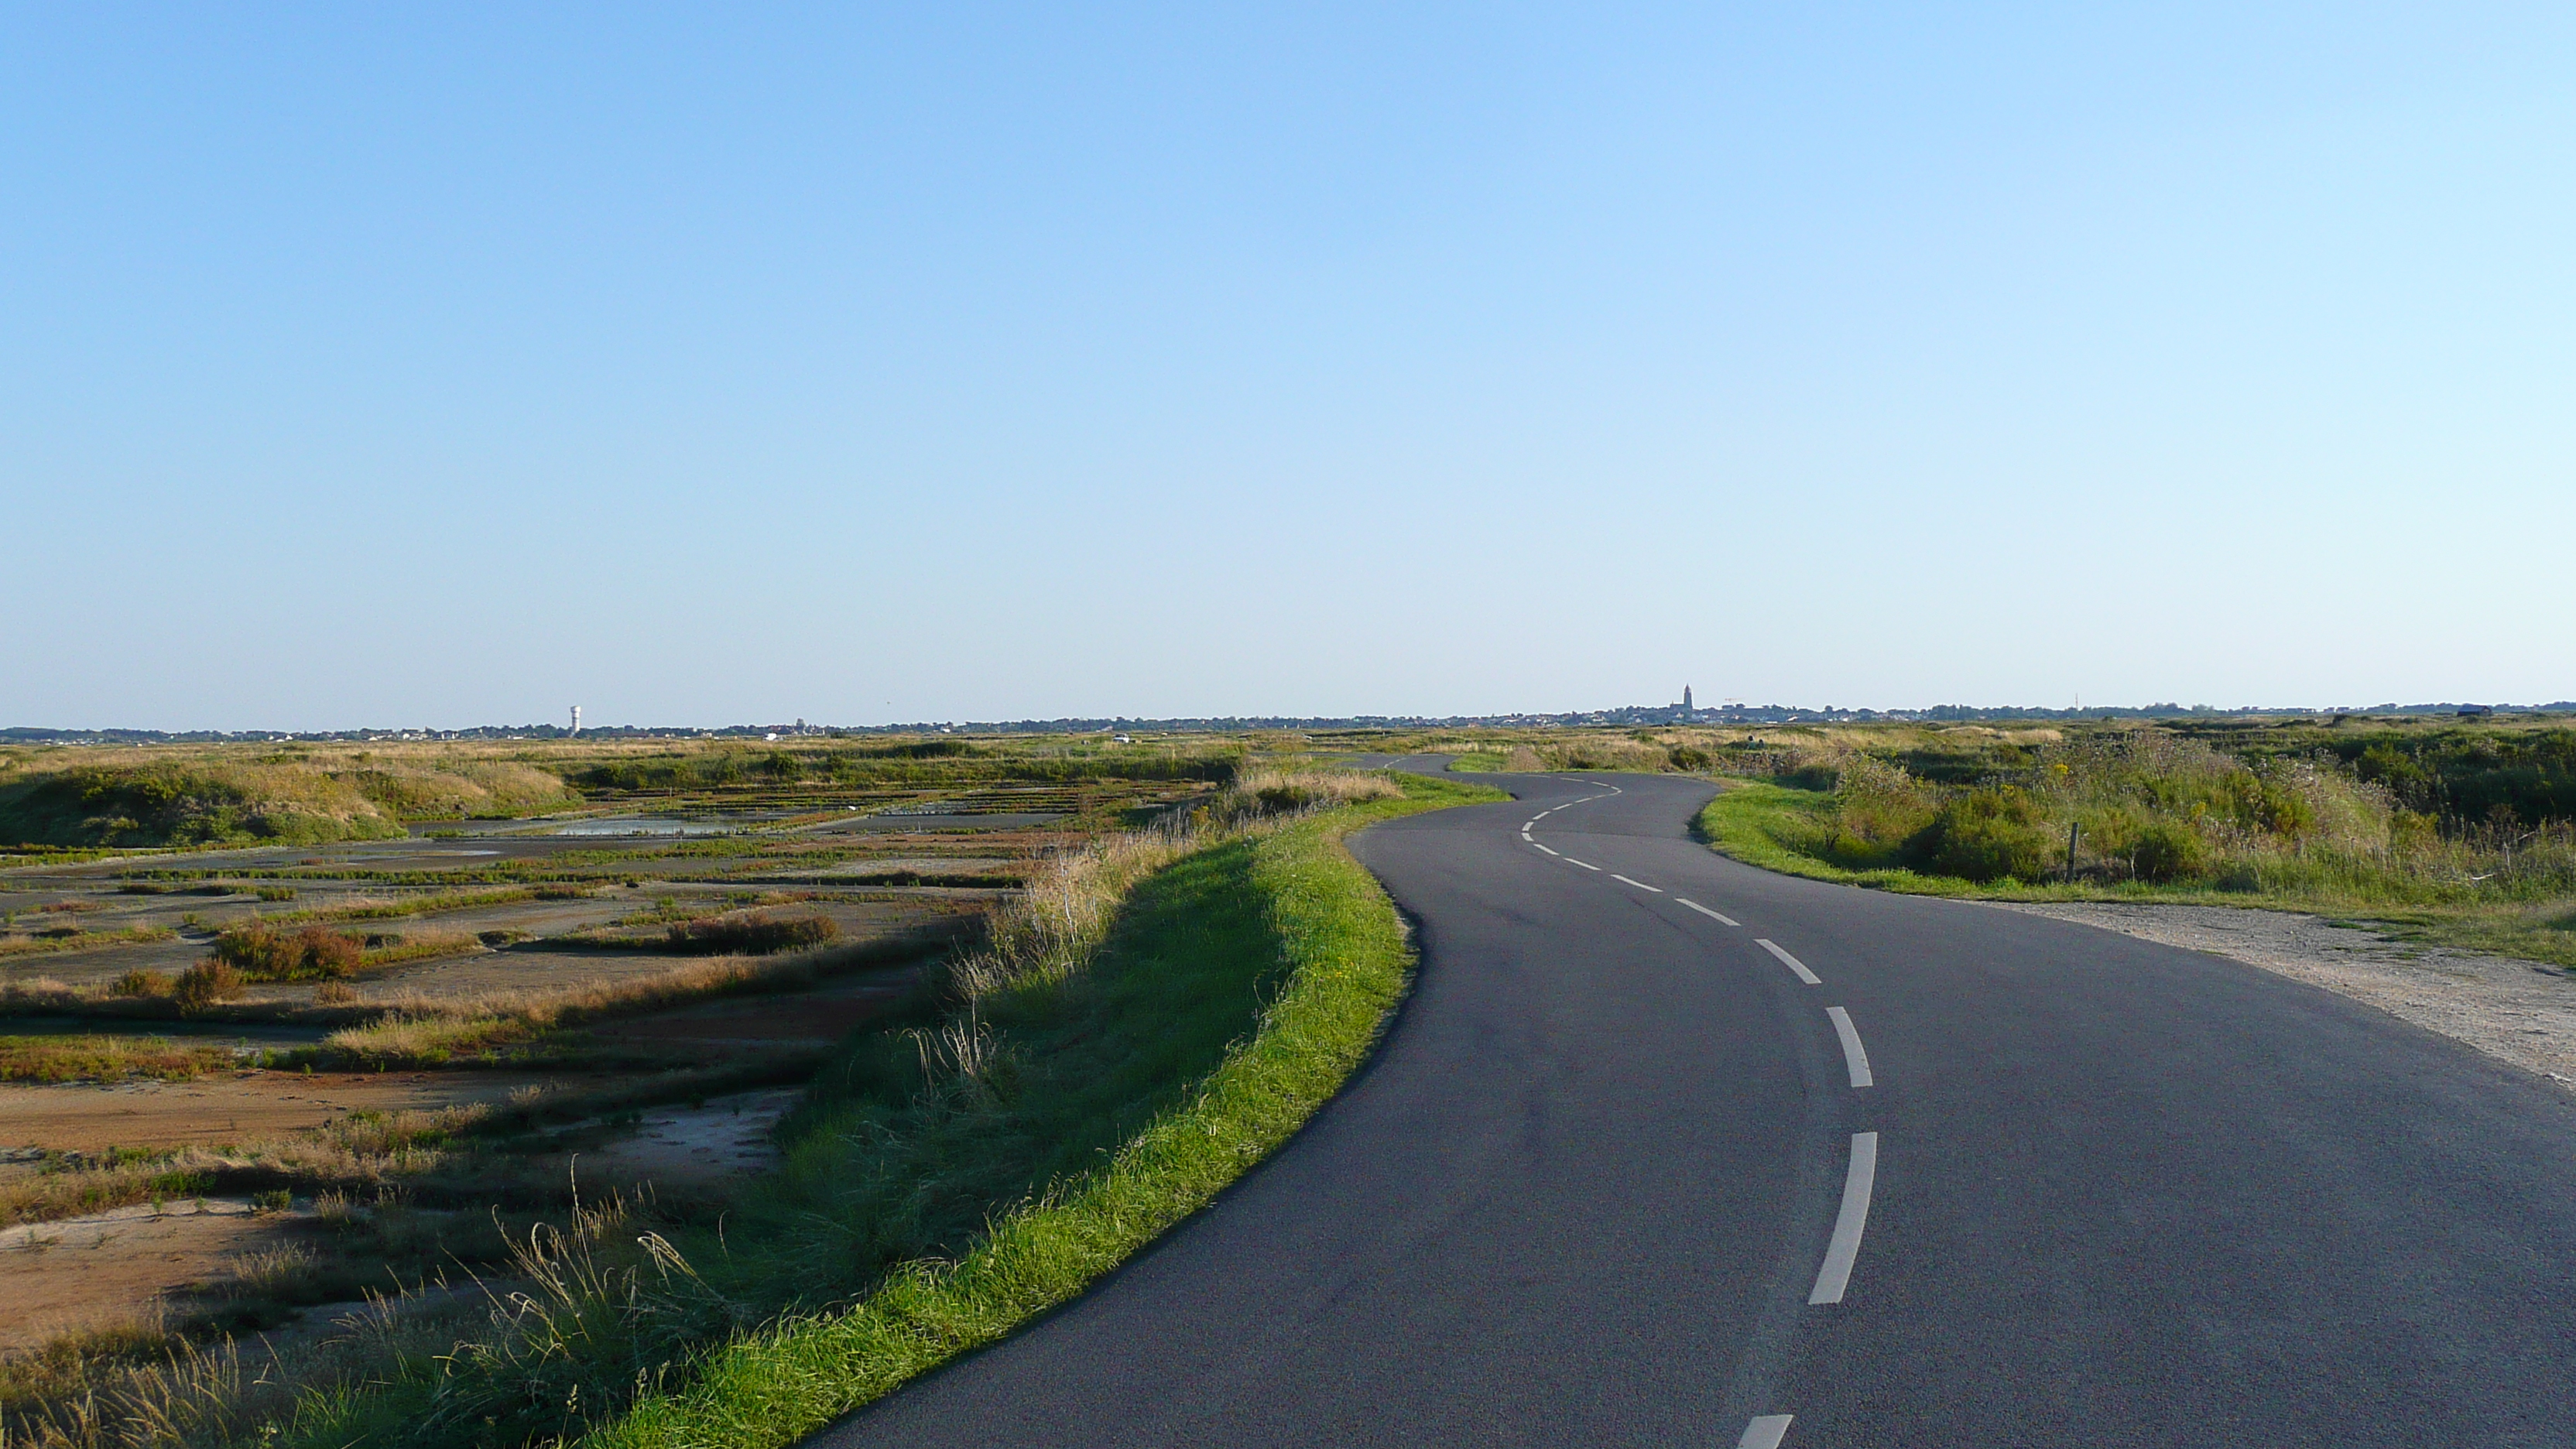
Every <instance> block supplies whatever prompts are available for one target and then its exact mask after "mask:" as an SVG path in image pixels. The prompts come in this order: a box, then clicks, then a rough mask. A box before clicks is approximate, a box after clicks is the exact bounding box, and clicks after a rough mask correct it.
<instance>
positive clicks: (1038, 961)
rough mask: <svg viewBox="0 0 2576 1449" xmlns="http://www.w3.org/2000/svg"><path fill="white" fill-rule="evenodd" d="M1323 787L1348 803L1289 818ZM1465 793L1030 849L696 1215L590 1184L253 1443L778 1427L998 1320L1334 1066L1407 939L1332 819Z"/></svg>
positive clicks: (1249, 1142)
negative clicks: (985, 907) (1058, 850)
mask: <svg viewBox="0 0 2576 1449" xmlns="http://www.w3.org/2000/svg"><path fill="white" fill-rule="evenodd" d="M1335 798H1339V799H1344V800H1350V801H1352V803H1348V804H1343V805H1340V806H1338V807H1336V808H1330V809H1326V810H1323V811H1322V812H1321V813H1306V812H1304V811H1303V810H1300V809H1299V807H1302V806H1308V805H1324V804H1329V803H1330V802H1331V801H1332V800H1333V799H1335ZM1478 798H1484V795H1483V793H1482V792H1477V791H1472V790H1469V789H1467V788H1465V787H1462V786H1460V785H1457V784H1454V783H1450V782H1443V781H1424V780H1406V781H1404V782H1403V783H1401V784H1400V785H1398V784H1389V783H1386V782H1383V781H1381V780H1379V779H1376V778H1372V777H1359V778H1358V779H1356V780H1355V781H1354V780H1350V779H1348V778H1345V780H1344V781H1342V782H1338V783H1334V784H1331V785H1329V786H1328V787H1327V788H1326V789H1324V790H1323V791H1321V792H1318V790H1317V789H1316V787H1315V786H1313V785H1311V784H1308V783H1305V782H1301V781H1297V780H1291V779H1282V778H1278V777H1266V778H1265V777H1262V776H1260V775H1258V774H1254V775H1248V776H1247V777H1246V778H1245V779H1244V780H1242V781H1241V782H1239V783H1238V785H1237V787H1236V788H1235V789H1234V790H1232V791H1230V792H1229V793H1228V795H1227V796H1226V797H1224V798H1223V799H1221V800H1220V801H1219V802H1218V804H1217V806H1216V807H1215V812H1214V813H1215V814H1217V815H1218V816H1219V817H1220V818H1217V819H1214V820H1208V819H1204V818H1203V819H1202V820H1201V821H1200V822H1199V823H1197V824H1195V825H1193V826H1192V827H1190V828H1188V829H1185V830H1181V831H1177V832H1174V831H1164V832H1151V833H1146V834H1141V835H1135V836H1128V837H1122V838H1119V839H1117V840H1114V841H1111V842H1107V843H1104V844H1101V845H1098V846H1095V847H1092V848H1091V849H1089V850H1086V851H1083V852H1080V853H1078V854H1077V855H1074V856H1072V857H1068V858H1067V859H1065V860H1063V861H1060V862H1059V863H1058V864H1057V865H1056V866H1055V867H1054V868H1052V869H1050V870H1048V871H1045V872H1043V873H1042V874H1041V875H1040V876H1039V877H1038V878H1037V879H1036V880H1034V881H1033V882H1032V885H1031V889H1030V893H1029V895H1028V897H1027V898H1026V899H1025V900H1023V901H1022V902H1020V903H1018V904H1016V905H1015V906H1014V907H1013V908H1012V909H1011V910H1010V911H1008V912H1006V913H1005V915H1004V916H1003V918H1002V919H1001V920H1000V921H999V922H998V923H997V925H996V929H995V935H994V938H993V940H992V942H991V944H990V945H989V946H988V947H987V948H985V949H983V950H980V951H977V952H974V953H971V954H969V955H967V956H965V957H963V958H960V959H959V960H958V961H956V962H955V964H954V965H953V967H952V969H951V970H950V972H949V973H948V985H947V989H946V993H945V998H944V1005H943V1006H942V1007H941V1008H940V1009H938V1010H936V1011H934V1012H931V1013H930V1014H928V1015H925V1016H922V1017H919V1018H917V1019H916V1020H915V1021H913V1022H911V1023H909V1024H905V1025H903V1026H901V1027H900V1028H888V1029H885V1030H879V1031H873V1032H870V1033H867V1034H865V1035H863V1036H862V1037H860V1038H859V1039H857V1040H856V1041H855V1042H854V1044H853V1045H852V1046H851V1047H850V1049H849V1050H848V1052H847V1054H846V1055H845V1056H844V1057H843V1058H842V1060H841V1061H840V1062H839V1063H838V1064H837V1065H836V1066H835V1067H833V1068H829V1069H827V1070H826V1071H825V1072H824V1073H823V1074H822V1075H821V1076H819V1077H818V1078H817V1079H816V1083H815V1085H814V1087H813V1088H812V1089H811V1091H810V1094H809V1101H808V1103H807V1105H806V1106H805V1107H803V1108H802V1109H800V1110H799V1112H798V1113H797V1114H796V1115H795V1116H794V1117H792V1118H791V1119H790V1120H789V1121H788V1122H787V1123H786V1124H784V1125H783V1127H782V1130H781V1141H782V1144H783V1146H784V1147H785V1151H786V1158H785V1164H784V1166H783V1168H782V1169H781V1170H780V1171H779V1172H778V1173H777V1174H776V1175H775V1176H774V1177H772V1178H770V1179H768V1180H767V1181H765V1182H764V1183H762V1184H761V1185H759V1186H758V1187H756V1188H755V1189H754V1190H752V1191H751V1192H750V1193H749V1194H748V1195H747V1196H745V1197H744V1198H742V1199H739V1200H737V1202H736V1203H735V1204H734V1206H733V1207H732V1209H731V1210H730V1212H729V1214H728V1216H727V1219H726V1224H725V1227H724V1230H723V1235H722V1237H721V1238H719V1237H718V1236H717V1235H716V1234H715V1233H713V1232H712V1231H710V1230H708V1229H705V1228H701V1227H692V1226H690V1225H685V1224H681V1225H671V1224H653V1225H652V1226H654V1227H656V1228H657V1229H658V1230H659V1231H660V1232H661V1233H663V1234H667V1236H656V1235H655V1234H653V1233H641V1234H639V1232H638V1228H639V1227H643V1226H646V1223H645V1222H644V1221H643V1219H642V1218H641V1217H640V1216H639V1215H638V1214H637V1213H636V1212H635V1211H634V1210H633V1209H631V1208H629V1207H626V1206H624V1205H609V1206H606V1207H604V1208H600V1209H596V1210H594V1211H593V1212H592V1213H591V1214H590V1215H589V1216H587V1217H585V1218H583V1219H581V1220H579V1221H578V1222H577V1223H576V1224H575V1225H574V1226H573V1227H572V1228H571V1229H570V1230H569V1231H567V1232H566V1233H565V1234H563V1235H560V1236H546V1235H540V1236H539V1238H538V1239H536V1240H535V1241H533V1242H532V1243H530V1244H527V1245H526V1249H527V1251H525V1252H524V1253H523V1255H522V1260H521V1262H520V1264H519V1271H520V1273H521V1275H522V1276H523V1277H524V1278H525V1279H527V1280H529V1281H532V1282H535V1283H537V1284H539V1285H540V1291H537V1292H535V1293H532V1294H531V1295H529V1296H528V1297H527V1298H525V1299H521V1300H516V1301H514V1302H513V1303H512V1304H508V1305H496V1307H495V1308H494V1311H493V1314H492V1322H491V1323H490V1324H489V1325H488V1326H487V1328H486V1329H485V1331H484V1333H483V1335H482V1336H481V1338H480V1341H479V1342H477V1343H474V1344H470V1345H469V1346H467V1347H465V1348H463V1349H458V1350H455V1351H452V1352H450V1351H444V1350H445V1349H446V1348H447V1344H446V1343H444V1342H443V1343H442V1344H440V1345H439V1347H440V1349H441V1350H442V1352H440V1353H435V1354H433V1353H429V1352H421V1351H412V1352H397V1353H396V1354H395V1355H394V1357H393V1362H394V1364H395V1367H394V1368H393V1369H392V1370H391V1371H390V1372H387V1371H384V1370H382V1369H381V1368H380V1369H379V1370H378V1371H377V1372H376V1373H375V1375H374V1380H375V1381H374V1386H372V1387H368V1388H363V1389H358V1388H350V1387H347V1386H345V1385H342V1386H338V1387H322V1388H316V1389H315V1390H313V1391H312V1392H311V1393H309V1394H308V1395H306V1396H305V1397H303V1398H302V1399H300V1400H299V1401H297V1402H295V1403H294V1404H292V1405H291V1406H276V1407H282V1408H284V1409H285V1410H286V1413H287V1419H286V1430H287V1432H286V1435H285V1440H284V1442H289V1443H312V1444H325V1443H327V1444H333V1445H339V1444H347V1443H393V1442H404V1443H424V1444H445V1443H456V1444H463V1443H477V1444H517V1443H534V1442H544V1441H548V1440H551V1439H553V1438H557V1437H572V1436H576V1435H578V1434H581V1433H583V1432H585V1431H588V1432H590V1433H591V1435H592V1437H593V1438H594V1439H595V1440H596V1441H597V1442H600V1443H603V1444H617V1445H644V1444H682V1443H723V1444H729V1445H753V1444H782V1443H786V1442H789V1441H791V1440H793V1439H795V1438H797V1437H799V1436H800V1435H801V1434H803V1433H804V1432H806V1431H808V1430H810V1429H811V1428H813V1427H814V1426H815V1425H818V1424H820V1423H822V1422H825V1421H827V1420H828V1419H830V1418H832V1417H833V1416H835V1415H837V1414H840V1413H844V1412H847V1411H848V1410H849V1409H851V1408H853V1407H855V1406H857V1405H859V1404H863V1403H865V1402H867V1401H869V1400H871V1399H873V1398H875V1397H877V1396H878V1395H881V1394H883V1393H885V1392H887V1391H888V1390H890V1389H892V1388H893V1387H895V1386H896V1385H898V1384H900V1383H902V1382H903V1381H905V1380H906V1379H908V1378H910V1377H912V1376H914V1375H916V1374H918V1373H921V1372H923V1371H925V1370H927V1369H929V1368H931V1367H934V1366H936V1365H938V1364H940V1363H942V1362H945V1361H947V1360H948V1359H950V1358H953V1357H955V1356H956V1355H958V1354H960V1353H963V1352H966V1351H968V1350H970V1349H972V1348H975V1347H977V1346H979V1345H981V1344H985V1343H989V1342H991V1341H993V1340H994V1339H996V1338H998V1337H1000V1336H1002V1335H1004V1334H1006V1333H1008V1332H1009V1331H1011V1329H1013V1328H1014V1327H1016V1326H1017V1325H1019V1324H1021V1323H1024V1322H1026V1321H1028V1320H1029V1319H1030V1318H1031V1317H1033V1316H1035V1315H1037V1314H1039V1313H1042V1312H1044V1311H1046V1310H1047V1309H1049V1308H1051V1307H1053V1306H1055V1305H1057V1304H1060V1303H1062V1302H1064V1301H1065V1300H1067V1299H1068V1298H1070V1297H1071V1296H1073V1295H1074V1294H1075V1293H1077V1292H1079V1291H1080V1290H1081V1288H1082V1287H1083V1286H1084V1285H1085V1284H1087V1283H1089V1282H1090V1281H1092V1280H1093V1279H1094V1278H1096V1277H1097V1276H1098V1275H1100V1274H1101V1273H1103V1272H1105V1271H1107V1270H1108V1269H1109V1268H1111V1267H1113V1266H1115V1265H1116V1264H1117V1263H1119V1262H1120V1261H1122V1260H1123V1259H1125V1258H1126V1257H1127V1256H1128V1255H1129V1254H1131V1253H1133V1252H1134V1251H1136V1250H1137V1249H1138V1248H1139V1247H1141V1246H1143V1245H1144V1244H1145V1243H1147V1242H1149V1241H1150V1240H1152V1239H1153V1238H1154V1237H1155V1236H1156V1235H1158V1234H1160V1233H1161V1232H1163V1231H1165V1230H1166V1229H1168V1228H1169V1227H1170V1226H1171V1225H1173V1224H1174V1223H1177V1222H1178V1221H1180V1220H1181V1219H1182V1218H1184V1217H1187V1216H1188V1215H1189V1214H1190V1213H1192V1212H1194V1211H1196V1210H1197V1209H1198V1208H1199V1207H1201V1206H1203V1205H1204V1204H1205V1203H1206V1202H1207V1201H1208V1200H1209V1199H1210V1198H1211V1197H1212V1196H1213V1195H1214V1194H1215V1193H1216V1192H1217V1191H1218V1190H1219V1189H1221V1188H1222V1187H1223V1186H1224V1185H1225V1184H1227V1183H1228V1182H1231V1181H1232V1180H1233V1179H1234V1178H1236V1177H1237V1176H1239V1175H1240V1174H1241V1173H1242V1172H1243V1171H1244V1170H1245V1169H1246V1168H1248V1167H1250V1166H1251V1165H1252V1164H1253V1163H1255V1162H1257V1161H1259V1160H1260V1159H1261V1158H1262V1157H1263V1156H1265V1155H1266V1154H1267V1153H1269V1152H1270V1151H1271V1150H1272V1149H1274V1148H1275V1147H1276V1146H1277V1145H1278V1144H1279V1143H1280V1142H1282V1141H1283V1140H1285V1139H1286V1137H1287V1136H1288V1135H1289V1134H1290V1133H1291V1132H1293V1131H1295V1130H1296V1128H1297V1127H1298V1126H1299V1125H1300V1124H1301V1123H1303V1122H1304V1120H1305V1119H1306V1117H1307V1116H1308V1115H1310V1114H1311V1113H1312V1112H1313V1111H1314V1109H1315V1108H1316V1107H1317V1106H1319V1105H1320V1104H1321V1103H1322V1102H1323V1101H1324V1100H1325V1099H1326V1098H1327V1097H1329V1096H1330V1095H1331V1094H1332V1092H1333V1091H1334V1090H1335V1089H1336V1088H1338V1086H1339V1085H1340V1083H1341V1082H1342V1080H1343V1079H1344V1078H1345V1077H1346V1076H1347V1075H1348V1073H1349V1072H1350V1071H1351V1069H1352V1068H1353V1067H1355V1066H1356V1065H1357V1064H1358V1063H1359V1061H1360V1060H1361V1059H1362V1058H1363V1057H1364V1056H1365V1055H1366V1053H1367V1052H1368V1051H1369V1049H1370V1048H1371V1046H1372V1044H1373V1043H1374V1041H1375V1039H1376V1036H1377V1033H1378V1031H1379V1029H1380V1026H1381V1023H1382V1022H1383V1020H1384V1018H1385V1015H1386V1013H1387V1012H1388V1010H1389V1009H1390V1008H1391V1007H1392V1006H1393V1005H1394V1003H1395V1002H1396V1000H1397V999H1398V998H1399V997H1400V996H1401V994H1402V991H1403V989H1404V985H1405V981H1406V974H1407V971H1408V968H1409V961H1410V957H1409V953H1408V951H1407V949H1406V946H1405V942H1404V938H1403V932H1402V928H1401V926H1400V923H1399V922H1398V921H1397V919H1396V916H1395V914H1394V911H1393V910H1392V908H1391V907H1390V905H1389V904H1388V902H1387V901H1386V899H1385V896H1384V894H1383V893H1382V892H1381V891H1379V890H1378V888H1377V886H1376V885H1375V883H1374V882H1373V881H1372V880H1370V878H1369V877H1368V876H1367V874H1366V873H1365V872H1364V871H1362V870H1361V869H1360V868H1359V867H1358V866H1357V864H1355V863H1354V862H1352V861H1351V860H1350V859H1349V857H1348V856H1347V855H1346V854H1344V853H1343V851H1342V850H1341V848H1340V844H1339V841H1340V838H1341V836H1342V835H1343V834H1345V833H1346V832H1348V831H1349V830H1351V829H1354V828H1357V827H1358V826H1361V825H1365V824H1368V823H1371V822H1373V821H1377V820H1382V819H1386V818H1390V817H1392V816H1395V815H1400V814H1405V813H1409V812H1413V811H1418V810H1423V809H1430V808H1437V807H1439V806H1443V805H1448V804H1453V803H1460V802H1463V801H1466V800H1471V799H1478ZM1281 810H1289V811H1292V812H1295V813H1290V814H1286V815H1280V814H1278V813H1276V812H1278V811H1281ZM1229 815H1230V816H1232V818H1230V819H1229V818H1223V817H1226V816H1229ZM639 1391H641V1398H640V1402H638V1395H639ZM231 1422H232V1423H233V1424H234V1425H236V1426H238V1427H239V1428H242V1429H246V1428H247V1427H248V1425H249V1423H250V1420H249V1419H248V1418H247V1417H239V1418H233V1419H231Z"/></svg>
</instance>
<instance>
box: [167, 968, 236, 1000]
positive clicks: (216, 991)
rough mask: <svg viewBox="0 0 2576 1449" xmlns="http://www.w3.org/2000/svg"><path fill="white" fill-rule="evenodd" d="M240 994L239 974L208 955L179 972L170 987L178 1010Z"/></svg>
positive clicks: (227, 998)
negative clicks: (174, 982) (176, 999)
mask: <svg viewBox="0 0 2576 1449" xmlns="http://www.w3.org/2000/svg"><path fill="white" fill-rule="evenodd" d="M241 994H242V978H241V973H240V972H238V971H235V970H234V969H233V968H232V967H231V966H230V965H228V964H226V963H225V962H223V961H220V960H215V959H212V958H209V959H207V960H204V961H200V962H198V963H197V964H196V965H194V966H191V967H189V968H188V969H187V970H185V971H182V972H180V973H179V982H178V984H177V985H176V986H175V987H173V988H172V989H171V995H173V996H175V997H177V998H178V1000H179V1009H180V1010H182V1011H196V1010H199V1009H201V1008H203V1007H208V1006H212V1005H214V1004H215V1003H216V1002H218V1001H230V1000H232V999H233V998H234V997H236V996H239V995H241Z"/></svg>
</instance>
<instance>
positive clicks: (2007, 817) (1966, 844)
mask: <svg viewBox="0 0 2576 1449" xmlns="http://www.w3.org/2000/svg"><path fill="white" fill-rule="evenodd" d="M2054 847H2055V841H2054V840H2053V839H2052V838H2051V832H2050V831H2049V829H2048V828H2047V826H2046V825H2045V824H2043V823H2042V822H2041V820H2040V818H2039V812H2038V811H2037V810H2036V809H2034V808H2033V807H2032V805H2031V802H2030V798H2029V797H2028V796H2027V795H2024V794H2023V793H2022V792H2021V791H2019V790H2014V789H2009V788H2005V789H1979V790H1970V791H1968V792H1967V793H1965V794H1963V795H1960V796H1958V797H1957V798H1955V799H1953V800H1951V801H1950V802H1949V803H1947V804H1945V805H1943V806H1942V807H1941V811H1940V813H1939V814H1938V815H1936V816H1934V817H1933V820H1932V824H1931V825H1930V826H1929V827H1928V828H1927V829H1925V831H1924V832H1923V835H1922V836H1921V838H1920V843H1919V844H1918V845H1917V847H1916V851H1917V853H1918V854H1919V855H1920V856H1921V857H1922V858H1923V860H1924V861H1925V862H1926V863H1928V864H1929V865H1930V866H1931V867H1932V868H1933V869H1934V870H1936V871H1939V872H1940V873H1941V874H1943V875H1955V876H1958V877H1960V878H1961V879H1963V880H1972V881H1977V882H1980V883H1985V882H1991V881H1999V880H2002V879H2004V878H2005V877H2007V876H2009V877H2012V878H2014V879H2016V880H2040V879H2042V878H2044V877H2046V876H2047V874H2048V872H2049V868H2050V866H2051V864H2052V860H2051V857H2052V856H2053V855H2054V854H2055V849H2054Z"/></svg>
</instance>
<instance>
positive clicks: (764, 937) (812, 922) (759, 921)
mask: <svg viewBox="0 0 2576 1449" xmlns="http://www.w3.org/2000/svg"><path fill="white" fill-rule="evenodd" d="M840 933H841V928H840V927H838V926H836V925H834V924H833V923H832V918H831V917H829V916H768V917H764V916H732V917H725V916H719V917H717V918H715V919H714V920H708V921H676V922H673V923H672V926H671V930H670V937H669V939H670V946H671V949H672V950H674V951H687V952H690V953H691V954H693V955H718V954H723V953H728V952H739V953H741V954H743V955H747V956H765V955H768V954H769V953H770V952H773V951H801V950H803V949H805V948H806V947H808V946H820V945H822V944H823V943H824V942H826V941H829V940H831V939H832V938H833V937H834V936H837V935H839V934H840Z"/></svg>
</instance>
